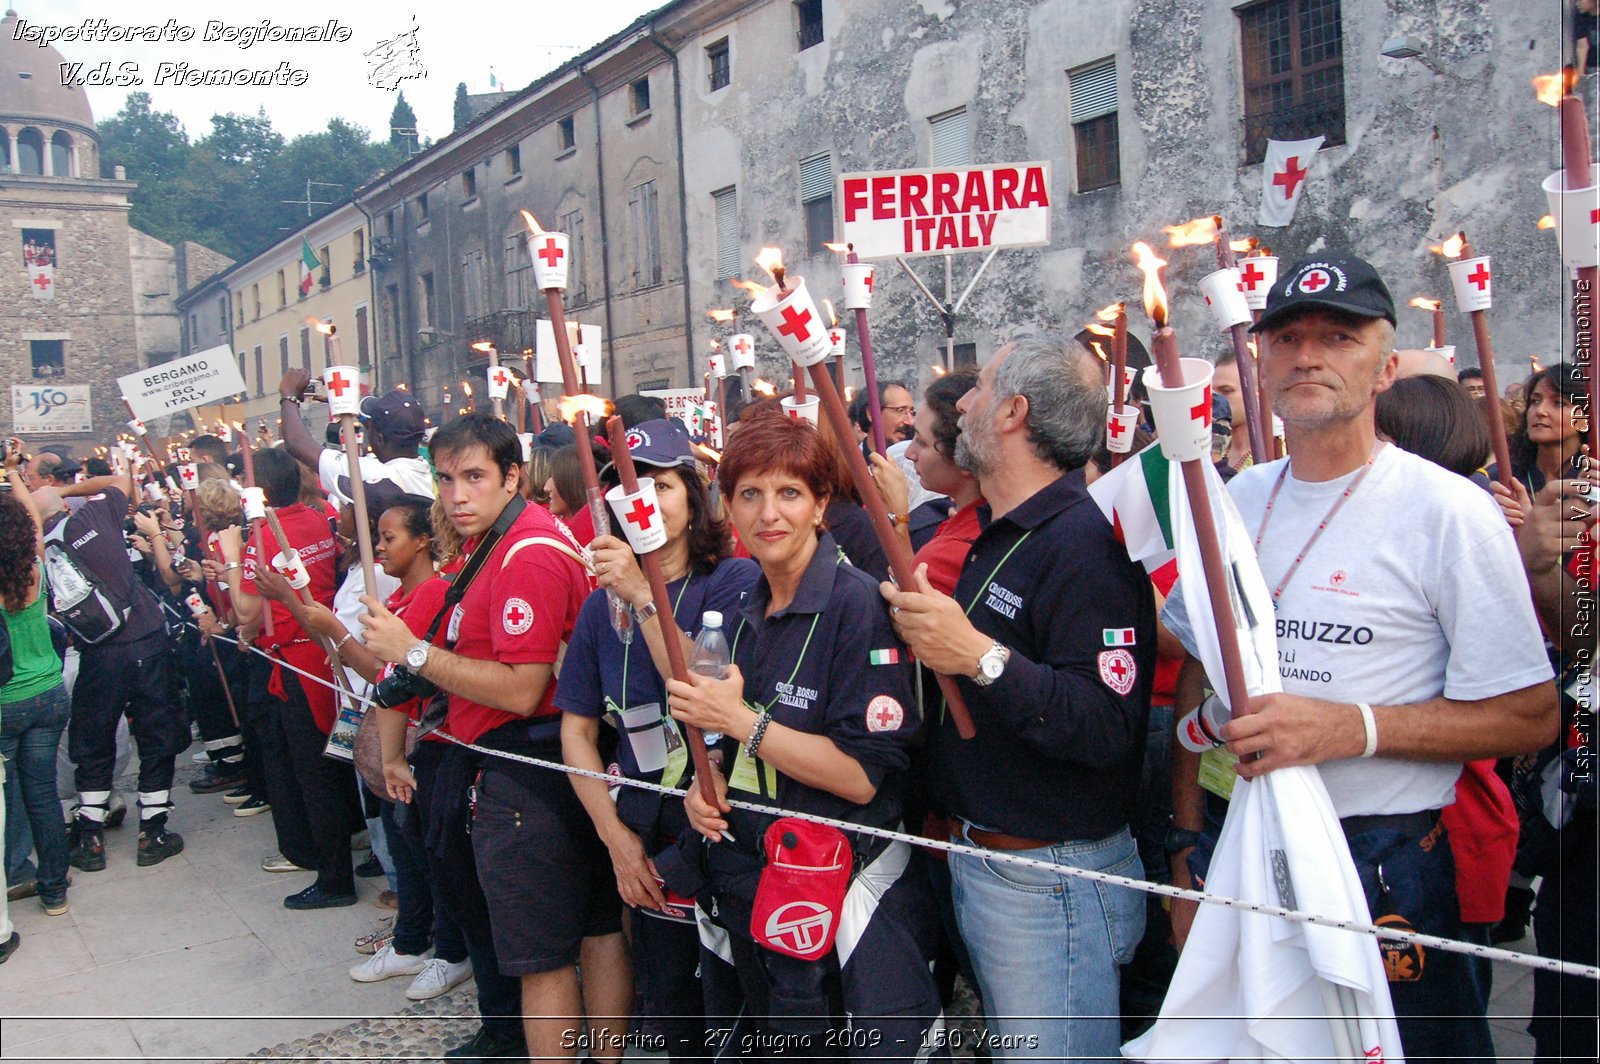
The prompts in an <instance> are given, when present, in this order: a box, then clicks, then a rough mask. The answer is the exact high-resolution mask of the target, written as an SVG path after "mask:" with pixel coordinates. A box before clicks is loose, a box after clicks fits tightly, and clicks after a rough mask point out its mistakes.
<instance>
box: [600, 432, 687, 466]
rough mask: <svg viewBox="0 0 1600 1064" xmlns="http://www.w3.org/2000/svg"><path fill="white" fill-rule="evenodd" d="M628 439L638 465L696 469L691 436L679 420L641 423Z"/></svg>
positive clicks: (630, 433) (629, 450) (629, 449)
mask: <svg viewBox="0 0 1600 1064" xmlns="http://www.w3.org/2000/svg"><path fill="white" fill-rule="evenodd" d="M624 439H625V440H626V441H627V444H628V453H629V454H631V455H633V464H634V465H647V466H651V467H653V468H655V469H679V468H683V469H693V468H694V465H695V458H694V450H693V448H692V447H691V446H690V444H689V434H688V433H687V432H685V431H684V429H683V426H682V425H680V424H678V423H677V422H676V421H669V420H664V419H657V420H654V421H641V422H639V424H637V425H635V426H633V427H632V428H631V429H628V431H627V434H626V435H625V436H624ZM614 464H615V463H612V462H607V463H606V466H605V468H604V469H602V470H600V475H601V476H605V475H606V473H608V472H610V470H611V467H612V466H613V465H614Z"/></svg>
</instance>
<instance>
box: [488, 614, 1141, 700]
mask: <svg viewBox="0 0 1600 1064" xmlns="http://www.w3.org/2000/svg"><path fill="white" fill-rule="evenodd" d="M500 621H501V623H502V624H504V625H505V629H506V634H507V635H521V634H522V633H524V632H526V631H527V630H528V629H530V628H532V627H533V607H532V606H530V605H528V601H527V600H526V599H520V598H508V599H506V606H505V609H504V610H503V611H501V614H500ZM1124 693H1126V692H1124Z"/></svg>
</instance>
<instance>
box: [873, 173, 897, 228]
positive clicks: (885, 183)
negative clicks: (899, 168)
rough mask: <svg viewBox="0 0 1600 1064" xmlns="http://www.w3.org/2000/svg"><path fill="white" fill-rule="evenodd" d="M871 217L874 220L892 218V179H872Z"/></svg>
mask: <svg viewBox="0 0 1600 1064" xmlns="http://www.w3.org/2000/svg"><path fill="white" fill-rule="evenodd" d="M872 217H873V218H874V219H880V218H893V217H894V178H892V177H875V178H873V179H872Z"/></svg>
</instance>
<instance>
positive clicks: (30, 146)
mask: <svg viewBox="0 0 1600 1064" xmlns="http://www.w3.org/2000/svg"><path fill="white" fill-rule="evenodd" d="M17 172H18V173H21V174H43V173H44V135H43V134H41V133H40V132H39V131H38V130H37V129H34V128H32V127H29V128H28V129H24V130H23V131H22V132H21V133H18V134H17Z"/></svg>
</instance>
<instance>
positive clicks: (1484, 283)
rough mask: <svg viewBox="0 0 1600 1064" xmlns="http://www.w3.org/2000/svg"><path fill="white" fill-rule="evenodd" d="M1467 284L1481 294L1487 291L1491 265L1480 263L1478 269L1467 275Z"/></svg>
mask: <svg viewBox="0 0 1600 1064" xmlns="http://www.w3.org/2000/svg"><path fill="white" fill-rule="evenodd" d="M1467 283H1468V284H1470V285H1472V286H1473V287H1475V288H1477V290H1478V291H1480V292H1483V291H1486V290H1487V289H1488V287H1489V264H1488V263H1487V262H1480V263H1478V268H1477V269H1475V270H1473V271H1472V272H1471V273H1469V274H1467Z"/></svg>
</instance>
